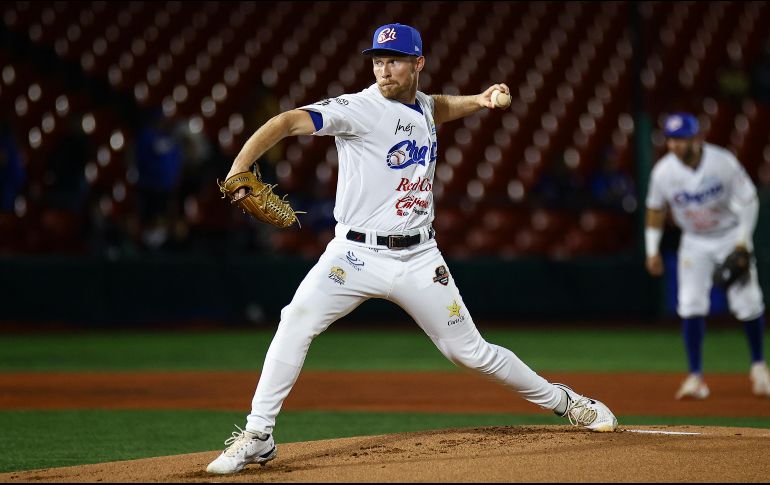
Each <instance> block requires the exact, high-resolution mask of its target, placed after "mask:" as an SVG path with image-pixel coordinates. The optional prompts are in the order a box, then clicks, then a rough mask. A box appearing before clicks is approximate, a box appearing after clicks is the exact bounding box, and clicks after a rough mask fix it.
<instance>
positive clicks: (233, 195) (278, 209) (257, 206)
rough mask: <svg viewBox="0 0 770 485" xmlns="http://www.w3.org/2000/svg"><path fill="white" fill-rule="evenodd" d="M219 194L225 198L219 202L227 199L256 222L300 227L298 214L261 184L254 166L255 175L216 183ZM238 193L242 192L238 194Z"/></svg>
mask: <svg viewBox="0 0 770 485" xmlns="http://www.w3.org/2000/svg"><path fill="white" fill-rule="evenodd" d="M217 184H218V185H219V190H221V191H222V193H223V194H224V195H223V196H222V198H223V199H224V198H229V199H230V202H231V203H232V204H234V205H237V206H238V207H240V208H241V209H242V210H243V212H244V213H246V214H249V215H250V216H252V217H254V218H255V219H257V220H259V221H262V222H266V223H268V224H272V225H274V226H276V227H281V228H285V227H289V226H291V225H292V224H294V223H295V222H296V223H297V224H299V220H298V219H297V214H304V212H295V211H294V209H292V208H291V205H289V202H288V201H286V200H285V198H286V196H285V195H284V196H283V198H279V197H278V196H277V195H276V194H275V193H273V189H274V188H275V187H276V185H277V184H276V185H269V184H266V183H264V182H262V175H261V174H260V172H259V168H258V167H257V164H256V163H255V164H254V172H253V173H252V172H240V173H236V174H235V175H232V176H231V177H228V178H227V180H225V182H224V183H221V182H220V181H219V180H217ZM240 189H245V192H243V193H239V191H240Z"/></svg>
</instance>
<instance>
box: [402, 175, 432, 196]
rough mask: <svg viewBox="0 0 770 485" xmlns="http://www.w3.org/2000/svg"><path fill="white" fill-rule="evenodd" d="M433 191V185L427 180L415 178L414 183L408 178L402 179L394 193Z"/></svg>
mask: <svg viewBox="0 0 770 485" xmlns="http://www.w3.org/2000/svg"><path fill="white" fill-rule="evenodd" d="M432 189H433V184H431V183H430V180H428V179H427V178H422V177H417V181H416V182H412V181H411V180H409V179H408V178H402V179H401V182H400V183H399V184H398V187H396V192H429V191H431V190H432Z"/></svg>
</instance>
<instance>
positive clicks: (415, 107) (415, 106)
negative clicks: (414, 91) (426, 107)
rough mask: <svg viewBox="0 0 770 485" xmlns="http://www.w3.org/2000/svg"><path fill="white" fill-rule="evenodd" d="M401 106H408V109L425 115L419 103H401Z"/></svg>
mask: <svg viewBox="0 0 770 485" xmlns="http://www.w3.org/2000/svg"><path fill="white" fill-rule="evenodd" d="M401 104H403V105H404V106H406V107H408V108H412V109H413V110H415V111H417V112H418V113H420V114H423V113H422V108H420V103H418V102H417V101H415V103H414V104H406V103H401Z"/></svg>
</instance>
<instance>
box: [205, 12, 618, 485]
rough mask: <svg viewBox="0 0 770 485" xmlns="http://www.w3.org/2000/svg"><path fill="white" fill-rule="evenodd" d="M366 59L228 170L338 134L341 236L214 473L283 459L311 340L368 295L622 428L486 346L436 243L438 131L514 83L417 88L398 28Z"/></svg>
mask: <svg viewBox="0 0 770 485" xmlns="http://www.w3.org/2000/svg"><path fill="white" fill-rule="evenodd" d="M363 54H364V55H366V56H370V57H371V59H372V67H373V72H374V77H375V79H376V83H374V84H372V85H371V86H369V87H368V88H366V89H364V90H363V91H360V92H358V93H355V94H348V95H343V96H340V97H337V98H333V99H326V100H323V101H320V102H318V103H315V104H311V105H308V106H304V107H301V108H299V109H294V110H290V111H286V112H284V113H281V114H279V115H277V116H275V117H273V118H272V119H270V120H269V121H268V122H267V123H265V124H264V125H263V126H262V127H260V128H259V129H258V130H257V131H256V132H255V133H254V134H253V135H252V136H251V138H249V140H248V141H247V142H246V143H245V145H244V146H243V148H242V150H241V151H240V153H239V154H238V156H237V157H236V159H235V161H234V162H233V166H232V169H231V170H230V173H229V174H228V177H230V176H232V175H234V174H237V173H240V172H244V171H247V170H248V169H249V167H250V166H251V165H252V164H253V163H254V161H255V160H257V159H258V158H259V157H260V156H261V155H262V154H263V153H264V152H265V151H266V150H268V149H270V148H271V147H272V146H274V145H275V144H276V143H278V142H279V141H280V140H282V139H283V138H285V137H287V136H295V135H317V136H322V135H329V136H334V137H335V142H336V145H337V151H338V154H339V157H338V158H339V178H338V181H337V195H336V204H335V208H334V217H335V219H336V220H337V226H336V230H335V238H334V239H332V241H331V242H330V243H329V244H328V246H327V248H326V251H325V252H324V254H323V255H322V256H321V257H320V259H319V261H318V263H317V264H316V265H315V266H314V267H313V268H312V269H311V270H310V272H309V273H308V274H307V276H306V277H305V279H304V280H303V281H302V283H301V284H300V286H299V288H298V289H297V292H296V294H295V295H294V298H293V299H292V301H291V303H290V304H289V305H288V306H286V307H285V308H284V309H283V310H282V311H281V321H280V324H279V326H278V330H277V331H276V334H275V337H274V338H273V341H272V343H271V345H270V348H269V349H268V351H267V355H266V356H265V361H264V365H263V367H262V374H261V376H260V379H259V383H258V385H257V388H256V392H255V394H254V398H253V400H252V407H251V413H250V414H249V415H248V417H247V423H246V427H245V430H241V428H238V431H236V432H233V436H232V437H231V438H228V440H227V441H225V444H226V445H227V448H226V449H225V450H224V452H223V453H222V454H221V455H220V456H219V457H217V458H216V459H215V460H214V461H213V462H212V463H211V464H209V466H208V468H207V470H208V471H209V472H210V473H218V474H227V473H235V472H238V471H240V470H241V469H243V467H244V466H245V465H247V464H249V463H265V462H267V461H269V460H271V459H273V458H274V457H275V456H276V447H275V442H274V440H273V437H272V432H273V427H274V425H275V420H276V416H277V415H278V413H279V411H280V409H281V405H282V404H283V401H284V399H286V397H287V396H288V394H289V392H290V391H291V389H292V387H293V385H294V383H295V381H296V379H297V377H298V376H299V373H300V370H301V368H302V365H303V362H304V360H305V356H306V355H307V352H308V348H309V346H310V343H311V341H312V340H313V338H315V337H316V336H318V335H319V334H320V333H321V332H323V331H324V330H326V329H327V328H328V327H329V325H330V324H332V323H333V322H334V321H336V320H338V319H339V318H341V317H343V316H345V315H347V314H348V313H350V312H351V311H352V310H353V309H355V308H356V307H357V306H358V305H360V304H361V303H363V302H364V301H366V300H367V299H370V298H383V299H386V300H389V301H392V302H394V303H396V304H397V305H399V306H401V307H402V308H403V309H404V310H406V312H407V313H409V315H411V316H412V318H414V320H415V321H416V322H417V324H418V325H419V326H420V328H422V330H423V331H424V332H425V333H426V334H427V335H428V336H429V337H430V339H431V340H432V341H433V343H434V344H435V345H436V346H437V347H438V349H439V350H440V351H441V352H442V353H443V354H444V355H445V356H446V357H447V358H448V359H449V360H451V361H452V362H453V363H455V364H456V365H458V366H461V367H463V368H467V369H471V370H473V371H476V372H478V373H479V374H481V375H483V376H486V377H488V378H490V379H492V380H494V381H496V382H499V383H501V384H502V385H505V386H508V387H509V388H510V389H512V390H514V391H516V392H518V393H519V394H520V395H521V396H522V397H523V398H524V399H527V400H528V401H530V402H532V403H534V404H536V405H538V406H540V407H542V408H544V409H548V410H553V411H554V412H555V413H556V414H557V415H559V416H565V417H567V418H568V419H569V421H570V422H571V423H572V424H574V425H576V426H583V427H586V428H588V429H590V430H592V431H614V430H615V429H616V427H617V420H616V418H615V416H614V415H613V414H612V412H610V410H609V409H608V408H607V407H606V406H605V405H604V404H602V403H601V402H598V401H596V400H593V399H590V398H587V397H584V396H581V395H580V394H577V393H576V392H574V391H573V390H572V389H570V388H569V387H567V386H565V385H563V384H552V383H550V382H548V381H546V380H545V379H544V378H542V377H541V376H539V375H538V374H536V373H535V372H534V371H532V370H531V369H530V368H529V367H528V366H527V365H526V364H524V363H523V362H522V361H521V360H519V359H518V357H516V355H514V353H513V352H511V351H510V350H508V349H505V348H502V347H499V346H497V345H493V344H490V343H488V342H486V341H485V340H484V339H483V338H482V336H481V335H480V334H479V331H478V330H477V329H476V325H475V324H474V322H473V319H472V318H471V315H470V313H469V312H468V309H467V307H466V306H465V303H464V302H463V299H462V297H461V296H460V292H459V291H458V289H457V286H456V285H455V281H454V279H453V278H452V274H451V272H450V271H449V269H448V267H447V264H446V262H445V261H444V258H443V257H442V255H441V252H440V251H439V250H438V248H437V245H436V239H435V233H434V231H433V228H432V227H431V222H432V221H433V194H432V187H433V175H434V172H435V167H436V154H437V141H436V125H437V124H440V123H445V122H447V121H452V120H455V119H458V118H462V117H464V116H468V115H470V114H472V113H475V112H477V111H479V110H481V109H484V108H494V107H495V104H494V103H493V92H494V91H495V90H498V91H500V92H502V93H505V94H506V95H507V94H508V93H509V89H508V87H507V86H506V85H505V84H495V85H493V86H490V87H489V88H488V89H487V90H485V91H484V92H483V93H481V94H477V95H472V96H444V95H433V96H428V95H426V94H424V93H422V92H420V91H418V90H417V86H418V78H419V75H420V72H421V71H422V69H423V67H424V66H425V57H424V56H423V46H422V40H421V37H420V34H419V32H417V30H415V29H414V28H412V27H409V26H407V25H403V24H388V25H384V26H382V27H380V28H378V29H377V30H376V31H375V32H374V36H373V40H372V48H371V49H367V50H365V51H364V52H363ZM495 96H497V93H496V94H495ZM236 427H237V426H236Z"/></svg>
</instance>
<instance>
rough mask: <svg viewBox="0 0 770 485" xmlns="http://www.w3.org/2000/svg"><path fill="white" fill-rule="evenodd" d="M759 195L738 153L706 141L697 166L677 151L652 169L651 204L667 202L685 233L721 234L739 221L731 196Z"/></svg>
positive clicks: (746, 198) (658, 206)
mask: <svg viewBox="0 0 770 485" xmlns="http://www.w3.org/2000/svg"><path fill="white" fill-rule="evenodd" d="M755 196H756V188H755V187H754V184H753V183H752V181H751V178H749V176H748V175H747V174H746V170H744V168H743V166H742V165H741V164H740V162H738V160H737V159H736V158H735V156H734V155H733V154H732V153H730V152H729V151H728V150H725V149H724V148H721V147H718V146H715V145H712V144H710V143H704V144H703V155H702V158H701V161H700V164H699V165H698V167H697V168H695V169H692V168H690V167H689V166H687V165H685V164H684V163H683V162H682V161H680V160H679V159H678V158H677V157H676V155H674V154H673V153H669V154H667V155H666V156H664V157H663V158H661V159H660V160H659V161H658V163H657V164H656V165H655V167H654V168H653V170H652V178H651V181H650V190H649V193H648V195H647V207H648V208H650V209H663V208H664V207H665V204H666V203H667V204H668V206H669V207H670V208H671V211H672V214H673V217H674V221H675V222H676V224H677V225H678V226H679V227H680V228H681V229H682V231H684V232H685V233H687V234H691V235H699V236H712V237H721V236H723V235H725V234H726V233H727V232H729V231H730V230H731V229H735V228H737V227H738V224H739V217H738V215H737V214H735V213H734V212H733V210H732V209H731V200H732V199H733V198H735V200H737V201H741V202H746V201H749V200H751V199H753V198H754V197H755Z"/></svg>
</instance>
